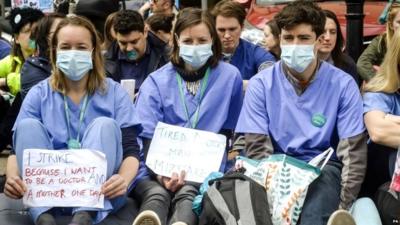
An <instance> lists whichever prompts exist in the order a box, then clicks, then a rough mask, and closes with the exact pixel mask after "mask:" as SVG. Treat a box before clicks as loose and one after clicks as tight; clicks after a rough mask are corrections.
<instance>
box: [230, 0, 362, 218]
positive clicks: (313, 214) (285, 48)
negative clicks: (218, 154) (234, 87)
mask: <svg viewBox="0 0 400 225" xmlns="http://www.w3.org/2000/svg"><path fill="white" fill-rule="evenodd" d="M275 20H276V22H277V24H278V27H279V28H280V29H281V36H280V46H281V49H282V53H281V61H279V62H277V63H275V64H274V65H273V66H272V67H270V68H267V69H265V70H263V71H261V72H260V73H258V74H257V75H256V76H254V77H253V78H252V79H251V80H250V82H249V86H248V88H247V91H246V95H245V98H244V103H243V108H242V111H241V113H240V117H239V120H238V124H237V126H236V132H237V133H242V134H244V136H245V146H246V148H245V149H246V155H247V156H248V157H249V158H254V159H261V158H264V157H268V156H269V155H271V154H278V153H283V154H287V155H289V156H292V157H294V158H296V159H298V160H303V161H306V162H308V161H309V160H311V159H312V158H314V157H315V156H317V155H318V154H320V153H321V152H323V151H325V150H326V149H328V148H330V147H332V148H333V149H335V156H333V157H332V158H331V159H330V160H329V162H328V163H327V164H326V166H325V167H324V169H323V170H322V171H321V175H320V176H319V177H318V178H317V179H316V180H315V181H314V182H313V183H311V185H310V186H309V187H308V192H307V196H306V198H305V201H304V205H303V207H302V212H301V217H300V222H299V223H298V224H299V225H325V224H327V221H328V217H329V216H330V215H331V214H332V213H333V212H334V211H336V210H338V209H344V210H349V209H350V208H351V206H352V204H353V202H354V201H355V200H356V198H357V195H358V192H359V190H360V187H361V183H362V181H363V179H364V176H365V169H366V166H367V165H366V161H367V139H366V133H365V127H364V123H363V118H362V110H363V108H362V98H361V95H360V92H359V90H358V86H357V84H356V82H355V81H354V80H353V79H352V78H351V77H350V76H349V75H348V74H346V73H345V72H343V71H342V70H340V69H338V68H336V67H334V66H332V65H331V64H329V63H326V62H324V61H321V60H319V59H318V58H317V57H316V54H317V50H318V49H317V43H318V41H319V38H320V36H321V35H323V33H324V27H325V21H326V17H325V15H324V13H323V11H322V9H321V8H320V7H319V6H318V5H317V4H315V3H313V2H312V1H307V0H299V1H293V2H291V3H289V4H288V5H287V6H286V7H285V8H283V9H282V11H280V12H279V13H278V14H277V15H276V16H275ZM344 213H345V214H347V215H349V213H348V212H346V211H344ZM348 218H349V219H350V220H352V218H351V216H348ZM343 224H346V223H343Z"/></svg>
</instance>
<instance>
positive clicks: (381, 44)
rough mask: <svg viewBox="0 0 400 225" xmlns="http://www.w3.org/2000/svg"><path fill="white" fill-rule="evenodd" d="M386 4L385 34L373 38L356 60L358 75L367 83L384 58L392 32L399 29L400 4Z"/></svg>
mask: <svg viewBox="0 0 400 225" xmlns="http://www.w3.org/2000/svg"><path fill="white" fill-rule="evenodd" d="M388 4H390V8H389V10H388V14H387V15H386V16H385V18H386V19H387V21H386V32H385V33H383V34H381V35H379V36H377V37H375V38H374V39H373V40H372V41H371V43H370V44H369V45H368V47H367V48H366V49H365V50H364V52H363V53H362V54H361V55H360V57H359V58H358V60H357V70H358V74H360V77H361V79H363V80H364V81H369V80H370V79H371V78H372V77H374V75H375V73H376V72H377V70H378V68H379V66H380V65H381V63H382V61H383V58H384V57H385V54H386V51H387V50H386V49H387V46H389V45H390V42H391V41H392V38H393V34H394V32H395V31H396V30H397V29H398V28H399V27H400V4H399V3H398V2H397V1H391V2H389V3H388Z"/></svg>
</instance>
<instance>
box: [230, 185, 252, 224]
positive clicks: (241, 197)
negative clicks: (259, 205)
mask: <svg viewBox="0 0 400 225" xmlns="http://www.w3.org/2000/svg"><path fill="white" fill-rule="evenodd" d="M235 195H236V202H237V208H238V210H239V215H240V223H241V224H246V225H256V221H255V218H254V211H253V205H252V204H251V195H250V182H249V181H244V180H235Z"/></svg>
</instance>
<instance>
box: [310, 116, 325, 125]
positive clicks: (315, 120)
mask: <svg viewBox="0 0 400 225" xmlns="http://www.w3.org/2000/svg"><path fill="white" fill-rule="evenodd" d="M311 123H312V125H314V126H316V127H323V126H324V125H325V123H326V117H325V116H324V115H322V114H321V113H316V114H314V115H313V116H312V118H311Z"/></svg>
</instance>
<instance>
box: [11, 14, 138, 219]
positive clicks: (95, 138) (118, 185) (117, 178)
mask: <svg viewBox="0 0 400 225" xmlns="http://www.w3.org/2000/svg"><path fill="white" fill-rule="evenodd" d="M50 46H53V47H52V49H51V59H50V61H51V64H52V74H51V76H50V78H48V79H46V80H44V81H42V82H40V83H39V84H38V85H36V86H34V87H33V88H32V89H31V90H30V91H29V93H28V95H27V96H26V98H25V100H24V102H23V105H22V108H21V111H20V113H19V115H18V118H17V121H16V123H15V125H14V132H15V133H14V137H13V138H14V147H15V155H12V156H10V158H9V161H8V165H7V182H6V185H5V194H6V195H7V196H9V197H11V198H15V199H17V198H21V197H22V196H23V195H24V193H25V191H26V185H25V184H24V182H23V181H22V180H21V177H20V171H22V156H23V151H24V149H28V148H39V149H54V150H55V151H56V150H58V149H80V148H88V149H96V150H99V151H102V152H103V153H104V154H105V155H106V159H107V181H106V182H105V183H104V184H103V186H102V193H103V194H104V196H105V200H104V208H103V209H95V208H79V207H78V208H50V207H33V208H30V213H31V215H32V218H33V221H34V222H35V223H36V224H37V225H44V224H46V225H48V224H55V219H54V217H53V216H54V215H56V214H57V215H58V214H62V213H67V214H72V215H73V217H72V222H71V224H74V225H89V224H93V223H98V222H100V221H102V220H103V219H104V218H105V217H106V216H107V215H108V214H109V213H110V212H114V211H116V210H117V209H119V208H120V207H122V206H123V204H124V203H125V200H126V192H127V191H128V187H129V186H130V184H131V183H132V181H133V179H134V178H135V176H136V173H137V171H138V165H139V161H138V158H139V146H138V144H137V142H136V127H137V123H136V122H135V117H134V106H133V104H132V103H131V101H130V98H129V96H128V94H127V93H126V92H125V91H124V89H123V88H122V87H121V86H120V85H119V84H118V83H116V82H114V81H112V80H110V79H106V78H105V72H104V68H103V60H102V55H101V48H100V41H99V38H98V36H97V34H96V30H95V28H94V26H93V25H92V24H91V23H90V22H89V21H88V20H86V19H84V18H81V17H76V16H74V17H68V18H65V19H63V20H62V21H61V22H60V24H59V25H58V27H57V29H56V30H55V33H54V36H53V38H52V40H51V45H50Z"/></svg>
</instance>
